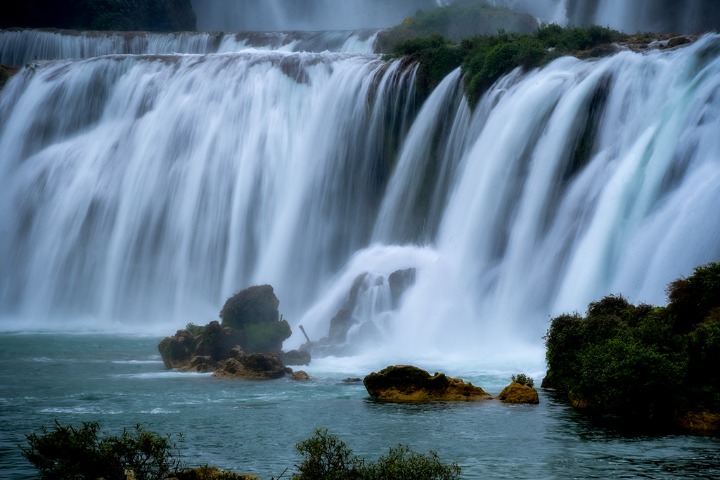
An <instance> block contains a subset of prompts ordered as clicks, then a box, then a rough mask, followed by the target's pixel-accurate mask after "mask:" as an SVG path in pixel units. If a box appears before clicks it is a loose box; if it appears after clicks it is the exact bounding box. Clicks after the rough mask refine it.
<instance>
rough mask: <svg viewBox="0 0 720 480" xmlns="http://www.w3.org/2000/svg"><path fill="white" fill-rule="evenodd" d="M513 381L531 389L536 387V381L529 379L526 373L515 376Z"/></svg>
mask: <svg viewBox="0 0 720 480" xmlns="http://www.w3.org/2000/svg"><path fill="white" fill-rule="evenodd" d="M512 381H513V382H515V383H519V384H520V385H527V386H528V387H530V388H533V387H534V386H535V380H533V379H532V378H531V377H528V376H527V375H525V374H524V373H518V374H517V375H513V376H512Z"/></svg>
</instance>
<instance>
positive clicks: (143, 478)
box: [21, 421, 180, 480]
mask: <svg viewBox="0 0 720 480" xmlns="http://www.w3.org/2000/svg"><path fill="white" fill-rule="evenodd" d="M40 431H41V434H37V433H32V434H30V435H27V441H28V444H29V446H28V447H21V448H22V452H23V456H24V457H25V458H26V459H27V460H28V461H29V462H30V463H32V464H33V465H34V466H35V468H36V469H37V470H38V471H39V473H40V478H42V479H48V480H49V479H54V480H63V479H83V480H85V479H88V480H95V479H97V478H104V479H105V480H125V479H126V471H132V472H133V474H134V476H135V478H136V479H137V480H161V479H163V478H165V477H166V476H167V475H168V474H169V473H170V472H172V471H173V470H176V469H177V468H178V467H179V465H180V462H179V460H178V458H177V455H176V454H175V452H174V447H175V445H174V444H173V443H172V442H171V441H170V437H169V436H159V435H157V434H155V433H152V432H148V431H146V430H144V429H143V428H142V427H141V426H140V425H137V426H135V428H134V431H132V432H129V431H128V430H123V433H122V434H121V435H120V436H114V435H110V436H105V437H103V438H101V437H100V436H99V432H100V424H99V423H97V422H85V423H83V424H82V426H80V427H79V428H76V427H73V426H71V425H67V426H65V425H61V424H60V423H58V422H57V421H55V427H54V429H53V430H52V431H49V430H48V429H47V428H46V427H41V429H40Z"/></svg>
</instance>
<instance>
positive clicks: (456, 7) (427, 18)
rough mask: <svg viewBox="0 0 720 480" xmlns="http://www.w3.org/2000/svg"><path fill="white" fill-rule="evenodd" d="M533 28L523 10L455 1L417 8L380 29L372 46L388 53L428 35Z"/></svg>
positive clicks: (480, 1)
mask: <svg viewBox="0 0 720 480" xmlns="http://www.w3.org/2000/svg"><path fill="white" fill-rule="evenodd" d="M537 28H538V23H537V20H536V19H535V18H534V17H533V16H531V15H528V14H526V13H517V12H514V11H512V10H509V9H507V8H500V7H494V6H491V5H488V4H487V3H486V2H485V1H484V0H456V1H455V2H453V3H452V4H451V5H447V6H444V7H440V8H433V9H431V10H426V11H423V10H419V11H418V12H417V14H416V15H415V16H414V17H412V18H408V19H407V20H406V21H405V22H404V23H402V24H400V25H397V26H395V27H392V28H388V29H386V30H383V31H381V32H380V33H379V34H378V37H377V43H376V44H375V49H376V50H377V51H379V52H380V53H390V52H392V51H394V49H395V48H396V47H397V45H398V44H400V43H401V42H405V41H408V40H412V39H414V38H418V37H428V36H431V35H441V36H443V37H445V38H448V39H450V40H451V41H454V42H458V41H460V40H461V39H463V38H467V37H471V36H475V35H494V34H496V33H497V32H498V31H500V30H502V31H506V32H518V33H530V32H533V31H535V30H537Z"/></svg>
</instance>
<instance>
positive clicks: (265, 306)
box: [220, 285, 292, 354]
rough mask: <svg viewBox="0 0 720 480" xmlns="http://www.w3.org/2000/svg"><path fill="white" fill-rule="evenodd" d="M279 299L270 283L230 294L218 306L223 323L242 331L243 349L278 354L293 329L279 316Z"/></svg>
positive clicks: (224, 325) (225, 325) (241, 344)
mask: <svg viewBox="0 0 720 480" xmlns="http://www.w3.org/2000/svg"><path fill="white" fill-rule="evenodd" d="M279 305H280V301H279V300H278V298H277V297H276V296H275V292H274V291H273V287H272V286H270V285H257V286H254V287H250V288H247V289H245V290H243V291H241V292H238V293H236V294H235V295H233V296H231V297H230V298H228V299H227V301H226V302H225V305H223V307H222V310H220V318H221V319H222V326H223V327H227V328H231V329H233V330H237V331H241V332H243V334H244V337H245V338H244V339H243V343H239V344H238V345H240V346H241V347H242V348H243V349H244V350H245V351H246V352H269V353H275V354H279V353H280V352H281V351H282V343H283V342H284V341H285V340H286V339H288V338H289V337H290V335H291V334H292V331H291V330H290V325H289V324H288V322H287V321H286V320H283V319H282V317H281V316H280V312H279V310H278V306H279Z"/></svg>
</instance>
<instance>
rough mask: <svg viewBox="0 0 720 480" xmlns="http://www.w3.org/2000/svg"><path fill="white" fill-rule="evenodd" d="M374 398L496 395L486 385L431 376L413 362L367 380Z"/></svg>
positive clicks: (417, 399)
mask: <svg viewBox="0 0 720 480" xmlns="http://www.w3.org/2000/svg"><path fill="white" fill-rule="evenodd" d="M363 383H364V384H365V388H366V389H367V391H368V393H369V394H370V396H371V397H373V398H375V399H377V400H384V401H390V402H428V401H476V400H489V399H491V398H492V397H491V396H490V395H489V394H488V393H487V392H485V391H484V390H483V389H482V388H480V387H476V386H474V385H473V384H472V383H469V382H468V383H465V382H464V381H462V380H461V379H459V378H451V377H448V376H446V375H445V374H444V373H435V375H432V376H431V375H430V374H429V373H428V372H426V371H425V370H422V369H420V368H418V367H415V366H412V365H395V366H389V367H387V368H384V369H383V370H380V371H379V372H373V373H371V374H370V375H368V376H366V377H365V379H364V380H363Z"/></svg>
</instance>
